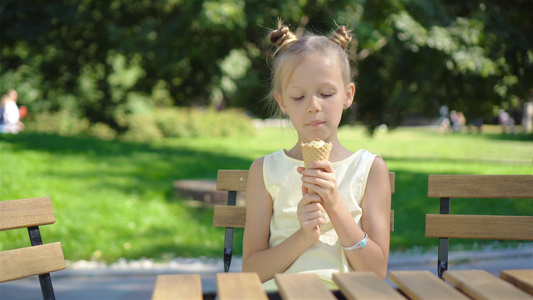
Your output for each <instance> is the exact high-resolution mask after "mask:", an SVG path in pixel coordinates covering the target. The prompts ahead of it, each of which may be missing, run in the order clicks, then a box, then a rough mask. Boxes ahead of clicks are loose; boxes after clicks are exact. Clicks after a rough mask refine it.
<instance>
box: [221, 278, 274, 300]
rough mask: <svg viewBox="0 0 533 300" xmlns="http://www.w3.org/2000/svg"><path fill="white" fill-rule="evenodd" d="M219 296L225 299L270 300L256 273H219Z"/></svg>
mask: <svg viewBox="0 0 533 300" xmlns="http://www.w3.org/2000/svg"><path fill="white" fill-rule="evenodd" d="M217 296H218V299H220V300H225V299H264V300H266V299H268V296H267V294H266V292H265V290H264V289H263V285H262V284H261V280H260V279H259V275H257V274H256V273H218V274H217Z"/></svg>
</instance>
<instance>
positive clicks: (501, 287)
mask: <svg viewBox="0 0 533 300" xmlns="http://www.w3.org/2000/svg"><path fill="white" fill-rule="evenodd" d="M443 277H444V279H445V280H446V281H448V282H450V283H451V284H453V285H454V286H455V287H456V288H458V289H460V290H461V291H463V292H464V293H465V294H467V295H469V296H470V297H472V298H474V299H494V300H496V299H531V295H529V294H528V293H526V292H524V291H522V290H520V289H519V288H517V287H515V286H513V285H512V284H510V283H508V282H506V281H504V280H501V279H499V278H498V277H496V276H494V275H492V274H490V273H489V272H487V271H484V270H456V271H446V272H444V276H443Z"/></svg>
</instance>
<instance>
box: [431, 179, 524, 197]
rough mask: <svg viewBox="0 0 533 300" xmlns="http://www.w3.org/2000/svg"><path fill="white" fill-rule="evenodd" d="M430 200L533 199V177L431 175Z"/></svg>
mask: <svg viewBox="0 0 533 300" xmlns="http://www.w3.org/2000/svg"><path fill="white" fill-rule="evenodd" d="M428 196H429V197H430V198H533V175H429V179H428Z"/></svg>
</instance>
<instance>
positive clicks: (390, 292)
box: [333, 272, 405, 300]
mask: <svg viewBox="0 0 533 300" xmlns="http://www.w3.org/2000/svg"><path fill="white" fill-rule="evenodd" d="M333 281H334V282H335V283H336V284H337V285H338V286H339V289H340V290H341V292H342V294H343V295H344V296H345V297H346V299H349V300H356V299H405V297H404V296H402V295H401V294H400V293H398V292H397V291H396V290H395V289H393V288H392V287H391V286H390V285H388V284H387V283H386V282H385V281H383V280H382V279H381V278H379V277H378V275H376V273H373V272H350V273H337V274H333Z"/></svg>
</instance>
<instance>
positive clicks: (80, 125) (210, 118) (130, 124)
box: [26, 108, 255, 142]
mask: <svg viewBox="0 0 533 300" xmlns="http://www.w3.org/2000/svg"><path fill="white" fill-rule="evenodd" d="M117 120H118V122H119V124H120V125H121V126H122V127H123V128H124V132H123V133H122V134H117V132H116V131H115V130H114V129H112V128H111V127H110V126H109V125H107V124H103V123H95V124H90V122H89V121H88V120H87V119H86V118H82V119H78V118H76V117H74V116H73V115H72V114H69V113H67V112H66V111H63V112H60V113H40V114H35V115H32V116H31V117H30V118H29V119H28V120H27V122H26V130H27V131H30V132H40V133H51V134H59V135H65V136H73V135H88V136H92V137H97V138H101V139H104V140H112V139H115V138H120V139H123V140H125V141H133V142H150V141H158V140H161V139H163V138H173V137H181V138H189V137H225V136H233V135H244V136H250V135H253V134H254V133H255V130H254V127H253V124H252V122H251V120H250V118H249V117H248V116H247V115H246V114H244V113H243V112H241V111H240V110H237V109H227V110H224V111H216V110H214V109H212V108H208V109H201V108H158V109H154V110H151V111H143V112H140V113H135V114H123V115H119V116H118V117H117Z"/></svg>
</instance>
